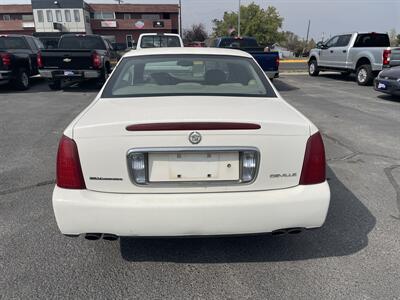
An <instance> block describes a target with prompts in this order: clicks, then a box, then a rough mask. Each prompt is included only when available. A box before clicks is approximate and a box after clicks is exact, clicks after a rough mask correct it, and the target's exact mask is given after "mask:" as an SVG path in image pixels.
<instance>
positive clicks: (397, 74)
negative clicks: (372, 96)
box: [374, 66, 400, 96]
mask: <svg viewBox="0 0 400 300" xmlns="http://www.w3.org/2000/svg"><path fill="white" fill-rule="evenodd" d="M374 87H375V90H377V91H378V92H382V93H386V94H391V95H393V96H400V66H399V67H393V68H390V69H385V70H383V71H381V72H380V73H379V74H378V77H377V78H376V79H375V84H374Z"/></svg>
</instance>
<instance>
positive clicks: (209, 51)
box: [124, 47, 252, 58]
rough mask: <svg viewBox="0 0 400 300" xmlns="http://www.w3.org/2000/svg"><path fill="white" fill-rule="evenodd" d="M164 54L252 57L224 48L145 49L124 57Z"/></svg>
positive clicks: (131, 52) (239, 51)
mask: <svg viewBox="0 0 400 300" xmlns="http://www.w3.org/2000/svg"><path fill="white" fill-rule="evenodd" d="M165 54H167V55H168V54H194V55H227V56H238V57H247V58H252V56H251V55H250V54H249V53H247V52H244V51H241V50H234V49H226V48H192V47H179V48H178V47H176V48H175V47H170V48H168V47H165V48H147V49H140V50H131V51H129V52H128V53H126V54H125V55H124V57H134V56H144V55H165Z"/></svg>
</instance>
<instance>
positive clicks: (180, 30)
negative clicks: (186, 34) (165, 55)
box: [179, 0, 182, 37]
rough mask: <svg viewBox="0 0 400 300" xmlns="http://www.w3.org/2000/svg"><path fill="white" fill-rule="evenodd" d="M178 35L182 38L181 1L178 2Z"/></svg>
mask: <svg viewBox="0 0 400 300" xmlns="http://www.w3.org/2000/svg"><path fill="white" fill-rule="evenodd" d="M179 35H180V36H181V37H182V0H179Z"/></svg>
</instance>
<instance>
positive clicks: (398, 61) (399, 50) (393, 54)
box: [389, 47, 400, 67]
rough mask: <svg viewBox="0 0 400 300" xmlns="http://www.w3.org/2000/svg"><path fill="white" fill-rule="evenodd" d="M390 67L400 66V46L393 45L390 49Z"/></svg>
mask: <svg viewBox="0 0 400 300" xmlns="http://www.w3.org/2000/svg"><path fill="white" fill-rule="evenodd" d="M389 66H390V67H397V66H400V47H392V48H391V50H390V63H389Z"/></svg>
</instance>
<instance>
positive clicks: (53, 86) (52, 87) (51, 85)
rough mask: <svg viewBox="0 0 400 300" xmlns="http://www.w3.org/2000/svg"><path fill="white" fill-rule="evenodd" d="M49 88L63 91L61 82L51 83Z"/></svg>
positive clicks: (56, 80) (53, 81) (54, 81)
mask: <svg viewBox="0 0 400 300" xmlns="http://www.w3.org/2000/svg"><path fill="white" fill-rule="evenodd" d="M49 88H50V89H51V90H53V91H58V90H61V80H60V79H55V80H52V81H49Z"/></svg>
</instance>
